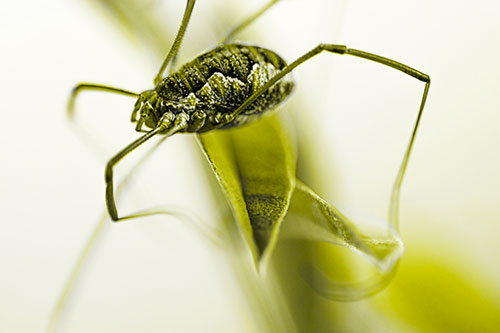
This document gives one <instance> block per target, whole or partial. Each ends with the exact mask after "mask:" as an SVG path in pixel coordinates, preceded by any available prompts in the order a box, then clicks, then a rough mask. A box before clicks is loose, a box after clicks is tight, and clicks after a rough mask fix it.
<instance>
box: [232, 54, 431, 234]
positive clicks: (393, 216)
mask: <svg viewBox="0 0 500 333" xmlns="http://www.w3.org/2000/svg"><path fill="white" fill-rule="evenodd" d="M323 51H327V52H330V53H334V54H341V55H342V54H347V55H351V56H355V57H359V58H363V59H367V60H371V61H374V62H377V63H379V64H382V65H385V66H389V67H392V68H394V69H397V70H399V71H401V72H403V73H405V74H407V75H410V76H412V77H414V78H416V79H418V80H420V81H422V82H425V87H424V92H423V94H422V99H421V101H420V107H419V110H418V115H417V120H416V121H415V125H414V127H413V132H412V134H411V137H410V141H409V143H408V146H407V148H406V152H405V154H404V156H403V160H402V162H401V166H400V168H399V172H398V175H397V176H396V180H395V181H394V185H393V190H392V196H391V203H390V208H389V221H390V222H391V223H392V224H393V225H394V226H395V227H396V228H397V225H398V202H399V190H400V187H401V183H402V181H403V176H404V173H405V170H406V166H407V164H408V159H409V157H410V153H411V149H412V147H413V142H414V140H415V136H416V134H417V129H418V125H419V123H420V118H421V116H422V113H423V111H424V105H425V101H426V99H427V94H428V92H429V87H430V83H431V79H430V77H429V75H427V74H424V73H422V72H420V71H418V70H416V69H414V68H412V67H410V66H407V65H405V64H402V63H400V62H397V61H395V60H392V59H389V58H386V57H382V56H379V55H376V54H373V53H368V52H365V51H360V50H356V49H350V48H348V47H347V46H345V45H336V44H319V45H318V46H316V47H315V48H313V49H312V50H311V51H309V52H307V53H306V54H304V55H303V56H301V57H300V58H298V59H297V60H295V61H294V62H292V63H291V64H289V65H288V66H286V67H285V68H283V69H282V70H281V71H280V72H279V73H277V74H276V75H275V76H273V77H272V78H271V79H270V80H269V81H267V82H266V83H264V84H263V85H262V86H261V87H260V88H259V89H258V90H257V91H256V92H255V93H253V94H252V96H250V97H249V98H248V99H247V100H246V101H245V102H244V103H243V104H241V105H240V106H239V107H238V108H237V109H236V110H235V111H234V112H233V113H232V114H231V116H230V117H229V118H228V121H227V122H228V123H230V122H231V121H234V119H235V118H236V117H237V116H238V115H239V114H240V113H242V112H243V111H245V110H246V109H247V108H248V107H249V106H250V105H251V104H252V103H253V102H254V101H255V100H256V99H257V98H259V97H260V96H261V95H262V94H264V93H265V92H266V91H268V90H269V89H270V88H271V87H272V86H273V85H274V84H276V83H277V82H278V81H279V80H281V79H282V78H283V77H284V76H285V75H287V74H289V73H290V72H291V71H293V70H294V69H295V68H297V67H298V66H299V65H301V64H303V63H305V62H306V61H308V60H310V59H311V58H313V57H314V56H316V55H318V54H320V53H321V52H323Z"/></svg>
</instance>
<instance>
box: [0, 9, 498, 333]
mask: <svg viewBox="0 0 500 333" xmlns="http://www.w3.org/2000/svg"><path fill="white" fill-rule="evenodd" d="M172 2H177V4H176V5H175V6H174V5H173V4H170V3H172ZM229 2H230V1H229V0H217V1H215V0H214V1H212V0H205V1H199V4H197V7H196V9H195V13H194V15H193V23H192V24H191V26H190V30H189V33H188V34H187V36H186V37H187V38H186V41H185V43H186V48H185V49H184V51H183V53H182V54H181V55H182V57H184V59H189V58H191V57H193V56H194V55H195V54H196V53H197V52H200V51H202V50H203V49H206V48H208V47H210V45H213V44H214V43H216V41H217V40H218V39H219V38H220V36H216V34H215V33H214V32H213V31H212V30H211V27H210V24H211V22H212V23H213V22H215V20H216V17H215V15H216V13H223V12H224V9H225V8H226V7H225V6H226V5H227V3H229ZM238 2H239V3H241V5H237V6H235V5H234V4H233V6H231V7H229V8H230V10H231V13H230V14H231V15H229V17H225V20H226V21H224V22H218V23H217V24H218V26H217V28H218V29H224V27H223V26H221V25H222V24H225V22H227V23H228V24H230V20H234V22H236V20H238V19H239V18H242V17H243V16H244V15H245V13H246V12H249V11H251V10H252V8H256V7H257V6H258V4H257V3H263V1H258V2H257V1H255V2H254V1H238ZM212 6H215V10H214V11H213V12H212V11H211V10H212V8H211V7H212ZM164 7H165V9H167V10H168V12H169V15H168V16H166V18H165V20H166V21H167V23H166V25H167V26H169V27H171V29H172V30H173V29H175V27H176V25H177V22H178V21H179V20H180V16H181V13H182V8H183V2H182V1H165V5H164ZM498 13H500V3H499V2H498V1H494V0H491V1H476V2H474V3H472V2H470V1H431V0H422V1H396V0H394V1H355V0H352V1H330V0H329V1H326V0H325V1H319V0H317V1H305V0H293V1H292V0H290V1H283V3H282V4H279V5H278V6H276V7H275V8H274V9H273V10H272V11H270V12H269V13H268V15H266V16H265V17H264V18H262V19H261V20H259V21H258V22H257V23H256V24H255V26H254V27H253V28H252V30H253V31H254V32H259V33H260V36H261V38H259V39H258V40H255V43H258V44H262V45H264V46H267V47H269V48H273V49H274V50H276V51H277V52H278V53H279V54H281V55H283V56H284V57H285V59H288V60H289V61H291V60H293V59H294V58H296V57H297V56H299V55H301V54H302V53H304V52H305V51H307V50H309V49H310V48H311V47H313V46H315V45H316V44H317V43H318V42H331V43H342V44H347V45H349V46H352V47H355V48H358V49H362V50H366V51H370V52H374V53H378V54H381V55H384V56H387V57H390V58H393V59H396V60H399V61H401V62H404V63H406V64H409V65H411V66H414V67H415V68H417V69H420V70H422V71H424V72H426V73H428V74H430V75H431V78H432V80H433V83H432V85H431V92H430V95H429V99H428V103H427V108H426V113H425V115H424V117H423V119H422V124H421V131H420V133H419V136H418V139H417V141H416V144H415V150H414V155H413V156H412V158H411V162H410V166H409V169H408V174H407V178H406V180H405V182H404V186H403V191H402V196H401V231H402V236H403V239H404V240H407V241H408V242H409V245H408V247H407V251H411V254H413V255H414V256H415V255H416V256H418V251H419V248H418V247H412V245H411V244H415V243H418V244H424V245H425V244H428V245H429V248H431V249H433V250H432V251H433V252H434V253H435V255H436V256H438V257H440V258H443V259H446V260H449V261H451V262H453V264H456V265H458V266H459V267H461V269H462V270H463V271H464V272H466V274H468V277H469V281H470V283H472V284H474V283H478V281H482V282H484V281H486V283H488V285H491V288H490V289H489V290H490V293H491V294H490V295H489V296H490V297H492V298H493V299H496V300H499V299H500V292H499V288H498V284H499V282H500V270H499V269H498V263H497V261H498V259H497V256H498V253H500V252H499V251H500V245H499V244H500V242H499V238H500V225H499V223H500V210H499V206H500V172H499V171H500V157H499V147H500V130H499V129H500V112H499V111H500V61H499V59H500V43H499V41H500V24H499V23H498ZM227 28H229V26H228V27H227ZM0 45H1V48H0V60H1V61H0V75H1V78H0V94H1V95H0V96H1V98H0V112H1V115H2V129H1V130H0V138H1V144H0V156H1V160H0V171H1V172H0V177H1V179H0V207H1V210H0V211H1V213H0V332H42V331H44V330H45V326H46V325H47V322H48V318H49V313H50V310H51V307H52V306H53V304H54V303H55V301H56V299H57V296H58V294H59V293H60V290H61V288H62V285H63V283H64V281H65V280H66V278H67V276H68V274H69V272H70V269H71V267H72V265H73V264H74V261H75V260H76V258H77V256H78V253H79V251H80V249H81V248H82V246H83V244H84V242H85V240H86V238H87V237H88V235H89V233H90V231H91V230H92V227H93V225H94V224H95V223H96V221H97V220H98V218H99V216H100V214H101V212H102V211H103V208H104V182H103V178H104V177H103V173H104V172H103V171H104V164H105V162H106V158H109V157H110V156H112V154H113V153H115V152H116V151H118V149H120V148H121V147H122V146H124V145H126V144H127V143H128V142H130V141H131V140H132V139H133V138H134V137H135V136H136V135H135V134H134V133H133V127H132V126H131V125H130V124H129V123H128V119H129V116H130V111H131V108H132V103H133V100H130V99H128V98H126V97H116V96H111V95H105V94H103V95H91V94H90V93H89V94H86V95H85V97H83V98H82V101H81V103H79V104H78V105H79V111H81V112H82V113H85V114H86V115H87V118H86V119H87V123H89V124H91V125H92V126H95V127H96V128H97V131H99V133H100V134H99V139H97V140H98V142H99V143H100V146H101V148H102V151H101V153H100V154H101V155H100V156H101V157H98V158H95V157H94V155H93V154H92V153H91V152H90V151H89V150H88V149H86V148H85V145H84V144H83V143H82V142H81V141H79V139H78V138H77V137H76V136H75V135H74V134H73V133H72V130H71V128H70V127H69V126H68V124H67V122H66V121H65V118H64V107H65V102H66V98H67V95H68V92H69V91H70V89H71V87H72V86H73V85H74V84H75V83H77V82H79V81H90V82H98V83H106V84H112V85H116V86H119V87H124V88H128V89H131V90H134V91H136V90H142V89H148V88H150V86H151V82H152V77H153V76H154V74H155V71H156V70H157V68H158V66H159V62H158V60H157V59H156V58H155V57H154V56H153V55H152V54H150V53H148V51H147V49H145V48H144V47H143V46H142V45H141V44H140V43H136V44H133V43H131V42H130V41H129V40H127V39H125V38H123V37H122V34H121V33H120V32H119V31H118V30H117V29H115V25H114V23H113V22H110V21H109V17H108V16H106V15H104V14H103V13H100V12H98V11H96V10H95V8H94V7H92V6H90V5H88V3H86V2H85V1H57V0H50V1H2V2H1V4H0ZM164 47H165V50H167V49H168V47H169V46H168V45H165V46H164ZM294 76H295V78H296V79H297V81H298V89H297V94H300V95H302V97H303V99H302V101H307V103H310V105H308V110H304V112H308V114H310V116H311V119H309V120H308V121H303V122H304V125H306V126H308V127H309V128H310V129H312V130H313V131H314V132H315V133H317V135H318V139H317V142H316V144H317V146H316V147H317V149H318V150H317V153H318V154H317V155H316V157H317V158H318V160H317V162H315V163H317V164H318V167H319V168H320V169H321V170H324V174H321V175H319V176H318V178H319V179H321V181H322V182H325V181H328V180H331V181H332V184H331V186H332V191H331V193H329V194H325V195H326V196H327V197H328V198H329V199H331V200H338V201H344V204H346V205H350V206H354V207H356V206H357V204H359V206H360V207H362V208H361V209H363V210H365V211H367V212H369V213H371V214H374V215H377V216H379V217H383V215H384V213H385V209H386V207H387V199H388V195H389V191H390V185H391V182H392V178H393V175H394V172H395V170H396V168H397V163H398V160H399V158H400V155H401V154H402V150H403V147H404V145H405V144H406V140H407V138H408V136H409V133H410V130H411V125H412V123H413V120H414V118H415V115H416V111H417V107H418V102H419V99H420V94H421V91H422V89H423V84H421V83H419V82H417V81H416V80H414V79H412V78H409V77H406V76H404V75H402V74H400V73H397V72H395V71H393V70H390V69H386V68H383V67H382V66H378V65H376V64H373V63H367V62H364V61H362V60H358V59H347V57H339V56H333V55H322V56H320V58H318V59H317V60H314V61H311V63H310V64H307V65H305V66H304V67H303V68H301V69H300V70H298V71H297V73H295V75H294ZM82 96H83V95H82ZM290 103H294V101H293V99H292V101H290ZM285 111H286V108H284V109H282V112H285ZM297 117H298V116H297ZM192 144H193V142H192V140H190V139H189V138H188V137H186V136H180V137H178V138H173V139H172V140H170V141H169V142H167V143H166V144H165V146H164V147H163V149H162V155H158V156H162V157H161V158H155V159H154V160H153V161H154V162H152V164H153V166H152V167H151V169H148V170H151V171H150V172H149V173H144V174H143V175H142V176H141V177H139V178H138V179H137V181H136V182H134V184H133V186H132V188H131V190H130V191H129V196H128V197H127V198H128V199H126V200H124V202H123V207H127V208H128V209H129V210H133V207H137V208H139V207H147V206H148V205H151V204H153V203H154V204H160V203H171V204H176V205H180V206H183V207H190V209H194V210H196V211H197V213H198V214H199V215H200V216H203V217H204V219H207V220H210V217H211V216H212V215H210V214H211V213H210V211H211V209H210V208H211V207H212V206H213V205H214V203H212V202H211V201H209V200H208V199H206V192H205V186H206V183H205V181H204V176H203V174H198V170H199V167H198V164H197V163H198V160H196V159H192V155H191V154H189V153H186V152H190V151H191V148H192ZM375 148H376V149H379V150H376V149H375ZM330 171H331V175H330V174H329V172H330ZM158 179H162V181H161V182H160V181H158ZM157 181H158V184H161V185H157V186H154V184H155V182H157ZM141 183H145V184H147V185H145V186H141ZM335 186H336V187H335ZM333 187H335V188H334V189H333ZM339 193H341V195H340V194H339ZM127 203H128V205H127ZM129 207H130V208H129ZM127 208H124V209H127ZM415 240H418V242H416V241H415ZM436 249H438V250H437V251H436ZM224 262H225V260H224V256H223V250H222V251H221V250H214V249H213V248H210V247H208V246H207V245H206V244H205V243H203V242H202V241H201V239H200V238H199V237H197V236H196V233H195V232H194V231H193V230H192V229H190V228H188V227H184V226H183V223H182V222H179V221H178V220H175V219H169V218H164V219H152V220H149V221H143V223H141V221H137V222H135V223H127V224H123V225H119V226H118V225H111V223H109V226H108V228H107V231H106V233H105V235H104V237H102V239H101V241H100V242H99V246H98V248H97V249H96V251H94V252H93V255H92V256H91V258H90V260H89V262H88V264H87V265H86V270H85V274H84V275H83V276H82V278H81V279H80V280H79V283H78V288H77V291H76V292H75V293H74V294H72V298H71V305H72V307H71V311H70V312H68V313H67V314H66V315H65V317H64V318H65V321H64V325H67V326H64V327H65V328H67V330H65V332H90V331H92V332H118V331H119V332H139V331H149V332H157V331H167V330H169V329H170V330H172V331H186V332H201V331H212V332H234V331H239V330H242V328H246V329H248V330H249V331H253V329H254V326H253V325H254V324H253V323H252V319H251V316H250V315H249V314H248V313H245V311H248V309H247V308H246V307H245V305H244V304H245V303H244V300H243V296H242V294H241V293H240V291H239V287H238V286H237V285H236V283H235V282H234V281H233V278H232V274H231V272H230V270H229V268H228V267H227V266H226V264H225V263H224ZM467 272H468V273H467ZM478 276H480V278H478ZM495 284H496V286H495ZM497 303H499V308H500V302H497ZM367 325H369V323H367Z"/></svg>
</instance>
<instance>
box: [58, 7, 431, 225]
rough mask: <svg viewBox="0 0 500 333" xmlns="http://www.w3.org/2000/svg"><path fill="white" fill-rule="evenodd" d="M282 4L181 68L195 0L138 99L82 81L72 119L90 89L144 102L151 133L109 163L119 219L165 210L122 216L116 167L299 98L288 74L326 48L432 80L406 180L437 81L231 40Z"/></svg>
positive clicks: (140, 117) (110, 197) (143, 122)
mask: <svg viewBox="0 0 500 333" xmlns="http://www.w3.org/2000/svg"><path fill="white" fill-rule="evenodd" d="M276 2H278V0H271V1H270V2H268V3H267V5H266V6H264V7H263V8H262V9H261V10H259V11H258V12H256V13H254V14H253V15H252V16H250V17H248V18H247V19H246V20H245V21H243V22H242V23H241V24H240V25H238V26H237V27H236V28H235V29H233V30H232V31H231V32H230V33H229V34H228V35H227V36H226V38H225V39H224V40H223V41H222V43H221V44H220V45H219V46H216V47H215V48H214V49H212V50H210V51H208V52H206V53H203V54H201V55H199V56H198V57H196V58H195V59H194V60H192V61H191V62H188V63H186V64H185V65H184V66H182V67H180V68H179V69H177V70H176V71H174V63H175V59H176V57H177V53H178V51H179V48H180V45H181V42H182V38H183V36H184V33H185V31H186V28H187V25H188V22H189V20H190V17H191V13H192V11H193V7H194V4H195V0H188V1H187V5H186V9H185V11H184V16H183V18H182V23H181V25H180V27H179V31H178V32H177V35H176V37H175V40H174V42H173V44H172V47H171V48H170V51H169V52H168V54H167V56H166V58H165V60H164V61H163V64H162V65H161V67H160V70H159V72H158V74H157V75H156V77H155V78H154V85H155V87H154V88H153V89H151V90H146V91H144V92H142V93H140V94H137V93H134V92H131V91H128V90H125V89H119V88H115V87H110V86H105V85H100V84H91V83H80V84H78V85H77V86H75V87H74V88H73V91H72V93H71V96H70V99H69V103H68V110H67V112H68V116H69V117H70V118H72V117H73V116H74V102H75V99H76V97H77V95H78V94H79V93H80V92H81V91H83V90H102V91H107V92H113V93H117V94H122V95H127V96H132V97H137V98H138V99H137V102H136V103H135V107H134V110H133V112H132V119H131V120H132V122H135V123H136V131H137V132H141V133H145V134H144V135H143V136H141V137H140V138H138V139H137V140H135V141H134V142H132V143H131V144H129V145H128V146H126V147H125V148H124V149H123V150H121V151H120V152H119V153H118V154H116V155H115V156H114V157H113V158H111V159H110V160H109V162H108V164H107V166H106V171H105V181H106V205H107V209H108V212H109V215H110V216H111V219H112V220H113V221H115V222H118V221H121V220H125V219H130V218H134V217H139V216H146V215H153V214H158V213H159V212H158V211H147V212H146V211H144V212H139V213H136V214H132V215H128V216H119V215H118V211H117V209H116V204H115V198H114V191H113V167H114V166H115V164H117V163H118V162H119V161H120V160H121V159H122V158H123V157H125V156H126V155H127V154H128V153H130V152H131V151H133V150H135V149H136V148H137V147H139V146H140V145H142V144H143V143H144V142H146V141H147V140H149V139H150V138H152V137H154V136H155V135H157V134H161V135H165V137H168V136H171V135H173V134H175V133H179V132H198V133H201V132H206V131H210V130H214V129H219V128H230V127H235V126H239V125H243V124H246V123H248V122H251V121H253V120H256V119H257V118H259V117H260V116H261V115H262V114H263V113H265V112H266V111H269V110H271V109H273V108H275V107H276V106H277V105H278V104H279V103H281V102H283V101H284V100H285V99H286V97H287V96H288V95H289V94H290V93H291V91H292V88H293V81H292V80H291V78H290V76H286V75H287V74H289V73H290V72H291V71H293V70H294V69H295V68H296V67H298V66H299V65H301V64H303V63H304V62H306V61H307V60H309V59H311V58H313V57H314V56H316V55H318V54H319V53H321V52H323V51H326V52H330V53H334V54H340V55H343V54H347V55H351V56H355V57H359V58H363V59H368V60H371V61H374V62H377V63H380V64H382V65H386V66H389V67H392V68H395V69H397V70H399V71H401V72H403V73H406V74H408V75H410V76H412V77H414V78H416V79H418V80H420V81H423V82H425V88H424V92H423V96H422V99H421V102H420V108H419V112H418V116H417V121H416V124H415V127H414V130H413V133H412V136H411V140H410V143H409V145H408V148H407V151H406V154H405V157H404V159H403V164H402V166H401V169H400V172H399V176H398V178H397V181H396V185H398V182H399V183H400V182H401V179H402V172H404V169H405V167H406V164H407V161H408V157H409V153H410V150H411V147H412V144H413V141H414V138H415V134H416V130H417V126H418V123H419V121H420V117H421V115H422V112H423V109H424V104H425V100H426V98H427V94H428V91H429V86H430V77H429V76H428V75H426V74H424V73H422V72H420V71H417V70H415V69H413V68H411V67H409V66H407V65H404V64H402V63H399V62H397V61H394V60H391V59H388V58H385V57H381V56H379V55H375V54H372V53H368V52H364V51H360V50H356V49H351V48H348V47H346V46H344V45H334V44H319V45H318V46H316V47H315V48H313V49H312V50H310V51H309V52H307V53H305V54H304V55H303V56H301V57H299V58H298V59H297V60H295V61H293V62H292V63H290V64H289V65H287V64H286V63H285V61H284V60H283V59H282V58H281V57H280V56H278V55H277V54H276V53H275V52H273V51H271V50H268V49H264V48H261V47H257V46H250V45H246V44H240V43H230V40H231V39H232V37H233V36H234V35H235V34H236V33H237V32H239V31H240V30H242V29H243V28H245V27H246V26H247V25H249V24H250V23H252V22H253V21H254V20H255V19H257V18H258V17H259V16H260V15H262V14H263V13H264V12H265V11H266V10H267V9H269V8H270V7H271V6H272V5H273V4H275V3H276ZM169 66H170V67H169ZM167 68H169V70H168V76H166V77H164V74H165V72H167ZM143 127H147V128H149V130H145V129H143ZM398 190H399V188H398V186H395V192H394V193H393V198H392V201H393V203H394V202H396V206H394V207H396V209H397V200H396V198H397V196H398ZM391 213H394V211H392V212H391Z"/></svg>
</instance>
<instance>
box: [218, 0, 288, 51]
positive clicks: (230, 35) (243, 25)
mask: <svg viewBox="0 0 500 333" xmlns="http://www.w3.org/2000/svg"><path fill="white" fill-rule="evenodd" d="M278 1H279V0H271V1H269V2H268V3H267V4H266V5H264V7H262V8H261V9H259V10H258V11H256V12H255V13H253V14H252V15H250V16H249V17H247V18H246V19H245V20H243V21H242V22H241V23H240V24H238V25H237V26H236V27H234V28H233V29H232V30H231V31H230V32H229V33H228V34H227V35H226V37H225V38H224V39H223V40H221V42H220V43H221V44H227V43H228V42H229V41H230V40H231V39H232V38H233V37H234V36H235V35H236V34H238V33H239V32H240V31H241V30H243V29H245V28H246V27H247V26H249V25H250V24H252V22H253V21H255V20H256V19H258V18H259V17H260V16H261V15H262V14H264V13H265V12H266V11H267V10H268V9H269V8H271V7H272V6H273V5H274V4H275V3H277V2H278Z"/></svg>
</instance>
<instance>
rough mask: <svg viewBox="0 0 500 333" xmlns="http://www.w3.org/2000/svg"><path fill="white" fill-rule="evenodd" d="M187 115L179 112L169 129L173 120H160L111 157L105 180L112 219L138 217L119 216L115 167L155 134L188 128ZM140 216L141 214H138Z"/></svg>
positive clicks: (107, 203) (167, 134) (134, 215)
mask: <svg viewBox="0 0 500 333" xmlns="http://www.w3.org/2000/svg"><path fill="white" fill-rule="evenodd" d="M187 117H188V116H187V115H185V114H182V113H181V114H178V115H177V116H176V118H175V122H174V126H173V127H171V128H170V129H168V127H170V124H171V120H165V121H163V119H162V120H160V123H159V125H158V126H157V127H156V128H154V129H152V130H151V131H149V132H148V133H146V134H144V135H143V136H141V137H139V138H138V139H137V140H135V141H133V142H132V143H130V144H129V145H128V146H126V147H125V148H123V149H122V150H121V151H120V152H119V153H118V154H116V155H115V156H114V157H113V158H111V159H110V160H109V162H108V164H107V165H106V171H105V182H106V207H107V209H108V212H109V215H110V216H111V219H112V220H113V221H115V222H118V221H120V220H125V219H130V218H133V217H136V214H132V215H129V216H124V217H118V211H117V209H116V203H115V198H114V192H113V167H114V166H115V165H116V164H117V163H118V162H119V161H120V160H121V159H122V158H124V157H125V156H127V155H128V154H129V153H130V152H131V151H133V150H135V149H136V148H137V147H139V146H140V145H142V144H143V143H144V142H146V141H148V140H149V139H151V138H152V137H154V136H155V135H157V134H159V133H162V132H164V131H165V130H167V129H168V132H167V133H162V134H164V135H166V136H171V135H173V134H175V133H177V132H179V131H181V130H182V129H184V128H186V126H187ZM137 216H139V215H137Z"/></svg>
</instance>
